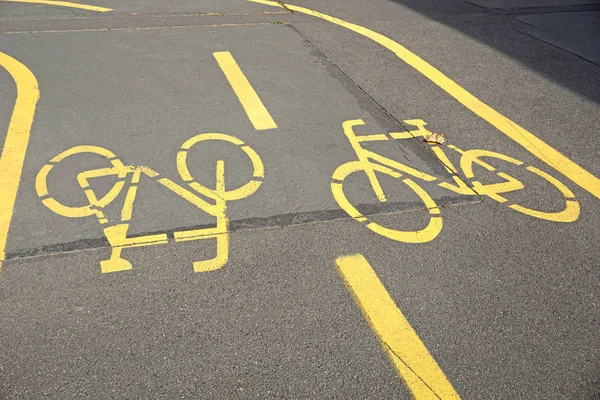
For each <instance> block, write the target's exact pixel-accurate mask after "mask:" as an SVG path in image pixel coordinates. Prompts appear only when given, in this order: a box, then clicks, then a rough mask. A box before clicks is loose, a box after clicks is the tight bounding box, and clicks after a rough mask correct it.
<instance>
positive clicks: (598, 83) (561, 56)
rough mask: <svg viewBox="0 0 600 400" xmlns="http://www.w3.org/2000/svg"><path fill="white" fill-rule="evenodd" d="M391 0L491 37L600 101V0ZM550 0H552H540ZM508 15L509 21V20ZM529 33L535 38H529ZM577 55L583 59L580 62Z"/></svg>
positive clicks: (467, 32)
mask: <svg viewBox="0 0 600 400" xmlns="http://www.w3.org/2000/svg"><path fill="white" fill-rule="evenodd" d="M390 1H393V2H396V3H399V4H401V5H403V6H406V7H409V8H411V9H413V10H415V11H417V12H419V13H420V14H422V15H424V16H426V17H428V18H429V19H431V20H434V21H437V22H439V23H442V24H444V25H446V26H448V27H451V28H453V29H456V30H457V31H460V32H462V33H463V34H465V35H468V36H470V37H471V38H473V39H476V40H478V41H479V42H482V43H485V44H486V45H488V46H490V47H492V48H494V49H496V50H498V51H501V52H502V53H504V54H506V55H507V56H509V57H511V58H513V59H515V60H517V61H519V62H520V63H522V64H523V65H525V66H527V67H528V68H530V69H532V70H534V71H537V72H539V73H541V74H543V75H544V76H546V77H547V78H549V79H551V80H552V81H554V82H556V83H558V84H560V85H561V86H564V87H566V88H568V89H570V90H572V91H574V92H576V93H578V94H580V95H583V96H585V97H587V98H589V99H591V100H593V101H595V102H597V103H600V79H598V73H599V72H600V46H598V43H600V0H598V2H597V4H588V5H569V0H564V1H562V3H563V4H565V5H562V6H556V5H554V6H547V7H543V6H540V7H522V8H502V9H499V8H485V7H481V6H478V5H475V4H472V3H470V2H467V1H461V0H390ZM476 1H477V0H474V1H473V2H476ZM507 1H509V0H507ZM512 3H515V1H514V0H513V1H512ZM529 3H531V2H529ZM544 3H547V2H545V1H543V0H542V1H539V2H538V4H540V5H542V4H544ZM554 3H556V2H554ZM465 13H467V14H474V13H482V14H486V15H499V16H504V17H505V18H504V19H502V18H499V19H497V20H494V24H491V25H489V24H487V23H478V22H472V20H470V19H466V18H457V16H460V15H464V14H465ZM502 21H506V23H505V24H504V25H503V23H502ZM524 35H527V36H529V38H535V39H530V40H527V37H526V36H524ZM574 57H576V58H579V60H581V62H574V61H576V59H574Z"/></svg>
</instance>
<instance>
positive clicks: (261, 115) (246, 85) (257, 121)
mask: <svg viewBox="0 0 600 400" xmlns="http://www.w3.org/2000/svg"><path fill="white" fill-rule="evenodd" d="M213 56H214V57H215V59H216V60H217V62H218V63H219V67H221V70H222V71H223V73H224V74H225V77H227V80H228V81H229V84H230V85H231V88H232V89H233V91H234V92H235V94H236V96H237V97H238V99H239V100H240V103H242V107H244V110H245V111H246V114H248V118H249V119H250V122H252V125H254V129H256V130H258V131H261V130H266V129H275V128H277V125H276V124H275V121H273V118H271V115H270V114H269V112H268V111H267V109H266V107H265V106H264V104H263V102H262V101H261V100H260V97H258V94H256V92H255V91H254V89H253V88H252V85H250V82H249V81H248V79H247V78H246V76H245V75H244V73H243V72H242V70H241V69H240V67H239V66H238V64H237V63H236V62H235V60H234V58H233V56H232V55H231V53H230V52H228V51H219V52H216V53H213Z"/></svg>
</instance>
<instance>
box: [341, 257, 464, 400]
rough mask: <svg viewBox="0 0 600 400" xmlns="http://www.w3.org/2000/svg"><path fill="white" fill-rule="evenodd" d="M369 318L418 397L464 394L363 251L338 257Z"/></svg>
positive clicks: (419, 399) (434, 397)
mask: <svg viewBox="0 0 600 400" xmlns="http://www.w3.org/2000/svg"><path fill="white" fill-rule="evenodd" d="M336 263H337V265H338V268H339V271H340V274H341V275H342V277H343V278H344V281H345V282H346V285H347V286H348V288H349V289H350V291H351V292H352V294H353V296H354V298H355V300H356V302H357V303H358V306H359V307H360V309H361V311H362V313H363V315H364V316H365V319H366V320H367V321H368V322H369V325H371V329H373V332H375V334H376V335H377V338H378V339H379V341H380V343H381V346H382V347H383V349H384V350H385V351H386V353H387V354H388V356H389V357H390V359H391V361H392V363H393V364H394V367H396V370H397V371H398V374H399V375H400V377H401V378H402V379H403V380H404V382H405V383H406V385H407V386H408V388H409V389H410V391H411V392H412V394H413V396H414V397H415V399H416V400H424V399H438V400H439V399H443V400H445V399H459V398H460V397H459V396H458V394H457V393H456V391H455V390H454V388H453V387H452V384H451V383H450V382H449V381H448V379H447V378H446V376H445V375H444V373H443V372H442V370H441V369H440V367H439V366H438V365H437V363H436V362H435V360H434V359H433V357H432V356H431V354H429V351H427V348H426V347H425V345H424V344H423V342H421V340H420V339H419V336H418V335H417V334H416V332H415V331H414V330H413V329H412V327H411V326H410V324H409V323H408V321H407V320H406V318H405V317H404V315H402V312H401V311H400V309H398V307H397V306H396V303H394V300H393V299H392V298H391V297H390V295H389V294H388V292H387V290H385V287H384V286H383V284H382V283H381V281H380V280H379V278H378V277H377V275H376V274H375V271H373V268H371V266H370V265H369V262H368V261H367V260H366V259H365V258H364V257H363V256H362V255H360V254H356V255H352V256H347V257H340V258H338V259H337V260H336Z"/></svg>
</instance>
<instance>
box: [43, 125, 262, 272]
mask: <svg viewBox="0 0 600 400" xmlns="http://www.w3.org/2000/svg"><path fill="white" fill-rule="evenodd" d="M210 140H216V141H224V142H227V143H232V144H234V145H236V146H237V147H239V148H240V149H241V150H242V151H243V152H244V153H245V154H246V155H247V156H248V157H249V158H250V161H251V162H252V166H253V176H252V179H251V180H250V181H249V182H247V183H245V184H244V185H243V186H241V187H239V188H237V189H233V190H226V188H225V177H224V173H225V171H224V169H225V167H224V162H223V161H222V160H219V161H217V168H216V184H215V189H211V188H208V187H206V186H203V185H201V184H200V183H198V182H196V180H195V179H194V178H193V177H192V175H191V173H190V171H189V168H188V164H187V155H188V151H189V150H190V149H191V148H192V146H194V145H196V144H197V143H200V142H204V141H210ZM83 153H90V154H96V155H99V156H101V157H103V158H105V159H106V160H107V161H108V162H109V163H110V164H111V166H110V167H108V168H98V169H92V170H88V171H83V172H81V173H79V174H78V175H77V182H78V183H79V186H80V187H81V188H82V189H83V191H84V193H85V196H86V198H87V201H88V203H89V204H87V205H84V206H79V207H72V206H66V205H64V204H61V203H60V202H58V201H57V200H56V199H55V198H53V197H51V196H50V194H49V191H48V182H47V180H48V175H49V174H50V172H51V171H52V169H53V168H54V167H55V166H56V165H57V164H58V163H60V162H61V161H63V160H64V159H66V158H67V157H70V156H73V155H75V154H83ZM177 172H178V173H179V175H180V177H181V179H182V180H183V181H184V182H185V183H186V184H187V186H189V188H190V189H191V190H190V189H187V188H185V187H184V186H181V185H179V184H177V183H175V182H173V181H172V180H170V179H169V178H166V177H162V176H161V175H160V174H159V173H158V172H156V171H154V170H153V169H151V168H149V167H146V166H132V165H125V164H123V162H122V161H121V160H119V159H118V158H117V157H116V156H115V154H114V153H112V152H111V151H109V150H107V149H105V148H102V147H98V146H75V147H72V148H70V149H68V150H66V151H63V152H62V153H60V154H59V155H57V156H56V157H54V158H53V159H51V160H50V161H49V162H48V163H47V164H46V165H44V166H43V167H42V169H41V170H40V171H39V172H38V174H37V177H36V191H37V194H38V196H39V197H40V198H41V199H42V203H43V204H44V205H45V206H46V207H47V208H49V209H50V210H52V211H53V212H55V213H56V214H59V215H62V216H65V217H69V218H82V217H88V216H96V218H97V219H98V222H100V224H102V225H103V226H105V227H104V229H103V230H104V234H105V236H106V238H107V240H108V242H109V244H110V246H111V250H112V251H111V256H110V258H109V259H108V260H103V261H101V262H100V266H101V271H102V273H107V272H118V271H126V270H130V269H132V264H131V262H129V261H128V260H126V259H124V258H123V257H122V256H121V252H122V251H123V249H127V248H132V247H144V246H153V245H158V244H166V243H168V237H167V234H166V233H161V234H153V235H145V236H136V237H127V231H128V229H129V221H130V220H131V218H132V214H133V205H134V202H135V199H136V195H137V189H138V184H139V181H140V177H141V175H142V174H143V175H145V176H147V177H150V178H152V179H154V180H156V181H157V182H158V183H160V184H161V185H162V186H164V187H165V188H167V189H169V190H170V191H172V192H173V193H175V194H177V195H178V196H180V197H181V198H183V199H184V200H186V201H188V202H190V203H191V204H193V205H195V206H196V207H197V208H199V209H200V210H202V211H204V212H206V213H208V214H210V215H212V216H214V217H216V226H215V227H212V228H202V229H191V230H183V231H176V232H174V233H173V237H174V239H175V241H176V242H184V241H190V240H202V239H212V238H214V239H216V242H217V251H216V253H217V254H216V256H215V257H214V258H212V259H209V260H203V261H196V262H194V263H193V266H194V271H195V272H206V271H214V270H217V269H220V268H222V267H223V266H224V265H225V264H226V263H227V261H228V259H229V219H228V218H227V215H226V210H227V202H228V201H232V200H239V199H242V198H244V197H248V196H250V195H251V194H253V193H254V192H255V191H256V190H257V189H258V188H259V187H260V185H261V184H262V180H263V179H264V165H263V162H262V160H261V159H260V157H259V156H258V154H257V153H256V152H255V151H254V150H253V149H252V148H251V147H249V146H248V145H246V144H244V142H243V141H241V140H240V139H238V138H236V137H234V136H231V135H226V134H224V133H202V134H199V135H196V136H194V137H192V138H190V139H188V140H187V141H186V142H185V143H184V144H183V145H182V146H181V148H180V150H179V152H178V153H177ZM106 176H116V177H117V179H118V180H117V182H116V183H115V184H114V185H113V186H112V188H111V189H110V190H109V191H108V192H107V193H106V194H105V195H104V196H102V197H98V196H97V195H96V193H95V192H94V191H93V189H92V188H91V187H90V184H89V180H90V179H93V178H99V177H106ZM126 183H128V188H127V191H126V194H125V199H124V202H123V208H122V210H121V215H120V221H119V222H117V223H111V222H110V221H109V220H108V218H107V217H106V215H105V213H104V211H103V209H104V208H106V207H107V206H108V205H109V204H111V203H112V202H113V201H114V200H115V199H116V198H117V197H118V196H119V194H120V193H121V191H122V190H123V189H124V188H125V186H126ZM199 195H201V196H199ZM203 197H204V198H207V199H208V200H205V199H204V198H203Z"/></svg>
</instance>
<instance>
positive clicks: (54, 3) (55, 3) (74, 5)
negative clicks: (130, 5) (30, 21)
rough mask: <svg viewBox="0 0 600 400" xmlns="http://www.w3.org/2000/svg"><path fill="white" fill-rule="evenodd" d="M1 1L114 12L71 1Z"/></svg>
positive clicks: (109, 9) (110, 9)
mask: <svg viewBox="0 0 600 400" xmlns="http://www.w3.org/2000/svg"><path fill="white" fill-rule="evenodd" d="M0 1H4V2H10V3H34V4H46V5H49V6H59V7H70V8H79V9H81V10H90V11H98V12H107V11H112V8H105V7H98V6H91V5H88V4H79V3H71V2H70V1H54V0H0Z"/></svg>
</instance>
